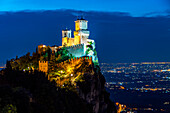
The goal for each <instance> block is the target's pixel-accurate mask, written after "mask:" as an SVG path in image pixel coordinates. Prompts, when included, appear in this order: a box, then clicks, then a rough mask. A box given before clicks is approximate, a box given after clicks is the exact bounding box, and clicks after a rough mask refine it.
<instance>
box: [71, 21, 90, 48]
mask: <svg viewBox="0 0 170 113" xmlns="http://www.w3.org/2000/svg"><path fill="white" fill-rule="evenodd" d="M87 23H88V21H87V20H85V19H83V18H81V19H77V20H76V21H75V31H74V44H75V45H77V44H87V39H88V37H89V34H90V32H89V31H88V25H87Z"/></svg>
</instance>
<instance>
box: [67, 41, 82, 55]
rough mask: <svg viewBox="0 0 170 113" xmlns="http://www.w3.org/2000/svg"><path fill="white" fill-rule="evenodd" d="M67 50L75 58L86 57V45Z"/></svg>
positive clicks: (71, 47)
mask: <svg viewBox="0 0 170 113" xmlns="http://www.w3.org/2000/svg"><path fill="white" fill-rule="evenodd" d="M66 49H67V50H68V51H69V52H70V53H71V54H72V55H73V56H74V57H82V56H85V52H84V50H85V46H84V44H78V45H74V46H68V47H66Z"/></svg>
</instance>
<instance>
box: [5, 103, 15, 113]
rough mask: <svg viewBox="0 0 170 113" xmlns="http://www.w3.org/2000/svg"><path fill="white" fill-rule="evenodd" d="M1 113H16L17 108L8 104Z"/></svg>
mask: <svg viewBox="0 0 170 113" xmlns="http://www.w3.org/2000/svg"><path fill="white" fill-rule="evenodd" d="M2 113H17V108H16V106H13V105H12V104H8V105H6V106H5V107H4V108H3V109H2Z"/></svg>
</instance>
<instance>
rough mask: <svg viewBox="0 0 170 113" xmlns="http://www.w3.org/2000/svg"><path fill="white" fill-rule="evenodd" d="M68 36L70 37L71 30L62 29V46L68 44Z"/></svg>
mask: <svg viewBox="0 0 170 113" xmlns="http://www.w3.org/2000/svg"><path fill="white" fill-rule="evenodd" d="M69 38H71V30H68V29H65V30H62V46H64V45H66V46H67V45H68V40H69Z"/></svg>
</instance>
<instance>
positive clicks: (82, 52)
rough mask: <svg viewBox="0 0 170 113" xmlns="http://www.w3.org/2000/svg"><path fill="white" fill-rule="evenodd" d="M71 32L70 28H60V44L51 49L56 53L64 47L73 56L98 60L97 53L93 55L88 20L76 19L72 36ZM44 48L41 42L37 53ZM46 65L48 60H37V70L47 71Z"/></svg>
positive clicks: (93, 44) (92, 42)
mask: <svg viewBox="0 0 170 113" xmlns="http://www.w3.org/2000/svg"><path fill="white" fill-rule="evenodd" d="M71 34H72V31H71V30H70V29H65V30H62V46H51V47H50V49H51V51H52V52H53V53H56V52H57V50H59V49H61V48H63V47H65V48H66V49H67V50H68V51H69V53H71V54H72V56H74V57H75V58H80V57H91V59H92V61H93V62H98V58H97V55H95V51H96V50H95V41H94V40H92V39H89V35H90V32H89V31H88V21H87V20H85V19H83V18H80V19H77V20H76V21H75V31H74V37H72V36H71ZM46 50H47V46H46V45H42V44H41V45H39V46H38V53H39V54H41V53H42V52H45V51H46ZM87 51H88V52H87ZM47 65H48V61H44V62H42V61H39V70H40V71H43V72H47V71H48V70H47V69H48V68H47V67H48V66H47Z"/></svg>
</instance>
